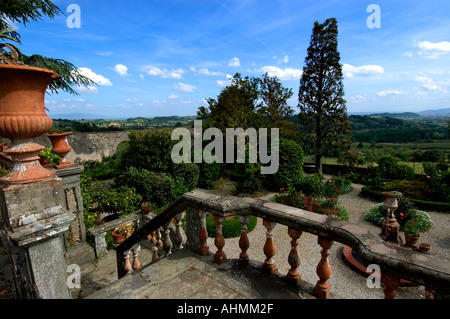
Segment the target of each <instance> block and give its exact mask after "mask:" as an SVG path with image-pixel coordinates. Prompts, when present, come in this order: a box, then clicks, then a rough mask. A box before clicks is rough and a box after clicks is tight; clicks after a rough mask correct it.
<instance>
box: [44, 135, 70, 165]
mask: <svg viewBox="0 0 450 319" xmlns="http://www.w3.org/2000/svg"><path fill="white" fill-rule="evenodd" d="M70 134H72V132H63V133H52V134H47V137H48V138H49V139H50V141H51V142H52V146H53V147H52V152H53V153H55V154H58V155H59V156H61V161H60V162H59V163H58V165H56V168H64V167H73V166H75V164H74V163H71V162H70V161H68V160H67V159H66V155H67V153H69V152H70V150H71V149H72V147H71V146H70V145H69V142H68V140H67V136H68V135H70Z"/></svg>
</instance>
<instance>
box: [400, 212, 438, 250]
mask: <svg viewBox="0 0 450 319" xmlns="http://www.w3.org/2000/svg"><path fill="white" fill-rule="evenodd" d="M432 225H433V222H432V221H431V218H430V216H429V215H428V214H427V213H425V212H422V211H416V212H415V214H414V216H413V217H412V218H411V219H409V220H408V221H407V222H406V223H405V225H404V226H403V230H404V232H405V244H406V246H409V247H412V248H414V249H416V248H417V241H418V240H419V238H420V233H421V232H425V231H427V230H429V229H430V228H431V226H432Z"/></svg>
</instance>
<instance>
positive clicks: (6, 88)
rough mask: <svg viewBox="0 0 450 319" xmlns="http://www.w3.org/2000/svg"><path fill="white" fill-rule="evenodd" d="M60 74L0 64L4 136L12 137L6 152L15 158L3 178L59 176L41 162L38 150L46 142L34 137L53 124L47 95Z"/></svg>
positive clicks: (17, 180)
mask: <svg viewBox="0 0 450 319" xmlns="http://www.w3.org/2000/svg"><path fill="white" fill-rule="evenodd" d="M59 78H61V76H60V75H58V74H56V73H54V72H53V71H50V70H47V69H41V68H35V67H29V66H23V65H5V64H0V136H2V137H6V138H10V139H11V145H10V147H9V148H8V149H6V150H5V151H4V152H5V153H6V154H7V155H9V156H11V158H12V161H13V168H12V170H11V172H10V173H9V174H8V175H6V176H4V177H2V178H0V182H2V183H7V184H16V183H19V184H20V183H31V182H36V181H40V180H44V179H47V178H50V177H53V176H55V172H53V171H50V170H47V169H45V168H43V167H42V166H41V165H40V164H39V156H38V153H39V151H41V150H43V149H44V146H42V145H39V144H37V143H34V141H33V139H34V138H35V137H38V136H41V135H42V134H44V133H45V132H47V131H48V130H49V129H50V128H51V127H52V125H53V121H52V119H51V118H50V117H48V116H47V114H46V113H45V106H44V99H45V92H46V90H47V86H48V84H49V83H50V82H52V81H53V80H56V79H59Z"/></svg>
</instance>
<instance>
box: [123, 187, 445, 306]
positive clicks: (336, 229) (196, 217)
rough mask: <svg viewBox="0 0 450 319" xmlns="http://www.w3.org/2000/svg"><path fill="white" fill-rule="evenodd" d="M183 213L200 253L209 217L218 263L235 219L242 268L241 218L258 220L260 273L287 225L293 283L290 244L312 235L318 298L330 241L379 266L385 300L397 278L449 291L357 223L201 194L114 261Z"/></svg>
mask: <svg viewBox="0 0 450 319" xmlns="http://www.w3.org/2000/svg"><path fill="white" fill-rule="evenodd" d="M185 210H186V235H187V247H188V248H189V249H191V250H193V251H195V252H198V253H200V254H202V255H205V254H207V253H208V247H207V245H206V239H207V235H206V229H205V218H206V213H210V214H212V215H213V218H214V220H215V221H216V228H217V234H216V238H215V245H216V247H217V252H216V254H215V256H214V262H216V263H219V264H220V263H222V262H224V261H225V260H226V255H225V253H224V251H223V247H224V245H225V242H224V238H223V236H222V233H221V223H222V221H223V220H224V218H226V217H228V216H234V215H239V216H240V218H241V224H242V233H241V239H240V241H239V246H240V248H241V249H242V253H241V255H240V258H239V259H240V261H239V262H240V263H241V264H243V265H246V264H248V258H249V256H248V254H247V253H246V250H247V248H248V238H247V233H246V225H247V223H248V218H247V217H248V216H249V215H255V216H257V217H260V218H262V219H263V224H264V226H265V227H266V229H267V238H266V243H265V245H264V253H265V255H266V257H267V259H266V260H265V261H264V265H263V269H265V270H268V271H269V272H273V271H274V268H275V265H274V264H273V262H272V257H273V255H274V250H275V247H274V245H273V241H272V238H271V237H272V229H273V227H274V224H275V223H279V224H283V225H286V226H288V233H289V235H290V236H291V238H292V242H291V244H292V249H291V252H290V255H289V264H290V266H291V269H290V270H289V273H288V274H287V277H288V278H289V279H291V280H294V281H298V280H299V274H298V271H297V267H298V266H299V265H300V262H299V256H298V253H297V251H296V245H297V244H296V241H297V239H298V238H299V237H300V236H301V234H302V232H308V233H311V234H314V235H317V236H318V244H319V245H320V246H321V247H322V251H321V255H322V258H321V260H320V262H319V265H318V267H317V275H318V277H319V280H318V282H317V284H316V287H315V289H314V293H315V294H316V295H317V296H319V297H322V298H327V297H328V296H329V293H330V291H329V290H330V287H329V284H328V283H327V280H328V279H329V277H330V275H331V267H330V265H329V264H328V260H327V256H328V249H329V248H330V247H331V246H332V244H333V241H337V242H340V243H342V244H345V245H347V246H349V247H351V248H352V249H353V250H354V251H355V252H356V253H357V254H359V255H360V256H361V258H362V259H363V261H364V263H366V265H369V264H377V265H378V266H379V267H380V269H381V275H382V279H381V280H382V282H383V283H384V285H385V290H384V291H385V297H386V298H393V297H394V296H395V289H396V288H397V287H398V286H399V283H400V282H399V278H402V279H406V280H409V281H412V282H416V283H418V284H422V285H424V286H425V287H426V288H427V289H432V290H434V291H435V292H436V293H437V295H438V296H439V295H440V294H442V295H444V296H445V295H448V294H449V293H450V270H449V268H448V266H447V265H444V264H443V263H442V262H441V261H439V260H437V259H435V258H433V256H430V255H425V254H422V253H417V252H414V251H412V250H409V249H405V248H402V247H399V246H394V245H389V244H387V243H386V242H385V241H383V240H382V239H381V238H380V237H379V236H377V235H375V234H373V233H371V232H369V231H368V230H367V229H365V228H363V227H361V226H359V225H356V224H354V223H351V222H348V221H341V220H338V219H335V218H332V217H327V216H325V215H320V214H315V213H311V212H309V211H305V210H302V209H298V208H294V207H290V206H286V205H282V204H278V203H273V202H270V201H267V200H262V199H256V198H238V197H220V196H216V195H213V194H210V193H207V192H204V191H201V190H196V191H193V192H189V193H186V194H184V195H183V196H181V197H180V198H178V199H177V200H176V201H175V202H174V203H173V204H172V205H170V206H169V207H168V208H167V209H166V210H165V211H164V212H162V213H161V214H159V215H157V216H156V217H155V218H153V219H152V220H150V222H148V223H147V224H146V225H144V226H142V227H141V228H140V229H139V230H137V231H136V232H135V233H134V234H133V235H132V236H130V237H129V238H128V239H127V240H125V241H124V242H123V243H122V244H121V245H119V246H118V247H117V248H116V250H117V254H118V257H119V256H122V255H123V253H124V252H125V251H127V250H129V249H131V247H133V246H134V245H135V244H136V243H137V242H139V241H140V240H142V239H144V238H145V237H146V236H147V235H149V234H151V233H152V232H154V231H155V230H157V229H158V228H159V227H161V226H162V225H164V224H166V223H169V222H170V221H171V219H172V218H174V217H175V216H176V215H177V214H180V213H182V212H183V211H185ZM117 260H118V271H119V277H121V276H123V275H124V274H125V273H124V272H123V270H122V269H123V258H117Z"/></svg>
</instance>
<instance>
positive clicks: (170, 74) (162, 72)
mask: <svg viewBox="0 0 450 319" xmlns="http://www.w3.org/2000/svg"><path fill="white" fill-rule="evenodd" d="M144 71H145V72H147V73H148V74H149V75H157V76H161V77H162V78H169V79H181V78H182V75H183V74H184V70H183V69H172V70H170V71H169V70H167V69H160V68H158V67H156V66H153V65H146V66H144Z"/></svg>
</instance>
